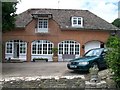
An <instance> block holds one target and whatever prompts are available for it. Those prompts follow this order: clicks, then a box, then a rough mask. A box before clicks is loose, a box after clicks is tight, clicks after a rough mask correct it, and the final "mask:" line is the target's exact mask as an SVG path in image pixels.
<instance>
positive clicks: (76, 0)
mask: <svg viewBox="0 0 120 90" xmlns="http://www.w3.org/2000/svg"><path fill="white" fill-rule="evenodd" d="M118 1H120V0H21V2H20V3H19V4H18V5H17V8H18V9H17V14H19V13H21V12H23V11H25V10H27V9H30V8H54V9H82V10H89V11H91V12H92V13H94V14H96V15H97V16H99V17H101V18H103V19H105V20H106V21H108V22H110V23H111V22H112V21H113V20H115V19H116V18H118Z"/></svg>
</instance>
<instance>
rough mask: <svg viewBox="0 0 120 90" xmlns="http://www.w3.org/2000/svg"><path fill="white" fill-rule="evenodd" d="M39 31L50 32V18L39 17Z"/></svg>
mask: <svg viewBox="0 0 120 90" xmlns="http://www.w3.org/2000/svg"><path fill="white" fill-rule="evenodd" d="M37 27H38V28H37V32H39V33H48V19H38V26H37Z"/></svg>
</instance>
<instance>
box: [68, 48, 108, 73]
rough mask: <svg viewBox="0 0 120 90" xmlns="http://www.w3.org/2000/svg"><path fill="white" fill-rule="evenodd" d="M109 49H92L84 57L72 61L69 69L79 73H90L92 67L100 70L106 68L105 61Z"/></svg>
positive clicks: (69, 63)
mask: <svg viewBox="0 0 120 90" xmlns="http://www.w3.org/2000/svg"><path fill="white" fill-rule="evenodd" d="M106 51H107V49H104V48H96V49H91V50H89V51H88V52H87V53H85V54H84V55H83V57H80V58H76V59H73V60H70V61H69V62H68V64H67V67H68V69H71V70H78V71H89V69H90V68H91V67H93V66H94V65H96V66H97V67H98V69H102V68H106V67H107V65H106V62H105V60H104V58H105V53H106Z"/></svg>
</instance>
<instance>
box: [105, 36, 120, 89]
mask: <svg viewBox="0 0 120 90" xmlns="http://www.w3.org/2000/svg"><path fill="white" fill-rule="evenodd" d="M106 46H107V48H110V49H109V50H108V52H107V54H106V60H107V64H108V67H109V68H110V69H111V70H112V72H113V73H114V75H113V79H114V80H115V82H116V83H117V85H118V86H119V87H120V39H119V38H118V37H117V36H110V37H109V39H108V41H107V43H106Z"/></svg>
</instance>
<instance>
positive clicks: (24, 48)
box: [20, 42, 26, 54]
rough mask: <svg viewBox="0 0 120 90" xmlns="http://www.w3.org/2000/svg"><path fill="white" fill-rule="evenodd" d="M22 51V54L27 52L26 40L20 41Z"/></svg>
mask: <svg viewBox="0 0 120 90" xmlns="http://www.w3.org/2000/svg"><path fill="white" fill-rule="evenodd" d="M20 53H22V54H25V53H26V44H25V42H20Z"/></svg>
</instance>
